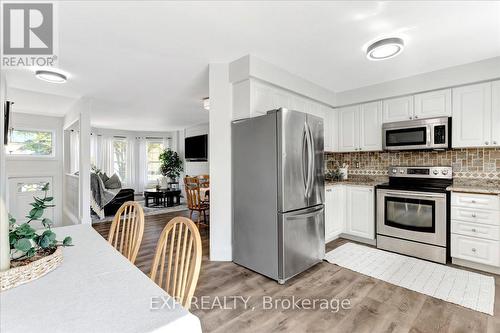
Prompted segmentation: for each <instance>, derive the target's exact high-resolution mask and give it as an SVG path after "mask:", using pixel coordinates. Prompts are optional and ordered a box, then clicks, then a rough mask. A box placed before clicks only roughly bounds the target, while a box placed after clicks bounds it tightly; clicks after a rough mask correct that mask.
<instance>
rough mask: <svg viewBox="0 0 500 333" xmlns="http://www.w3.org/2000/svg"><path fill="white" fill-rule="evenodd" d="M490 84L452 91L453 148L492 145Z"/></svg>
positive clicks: (480, 84) (464, 87)
mask: <svg viewBox="0 0 500 333" xmlns="http://www.w3.org/2000/svg"><path fill="white" fill-rule="evenodd" d="M491 88H492V83H491V82H487V83H479V84H473V85H469V86H463V87H459V88H454V89H453V124H452V131H453V138H452V145H453V147H454V148H455V147H456V148H463V147H488V146H491V145H492V142H491V141H492V138H491V128H492V126H491V125H492V112H491V111H492V109H491V106H492V103H491V102H492V99H491V91H492V89H491Z"/></svg>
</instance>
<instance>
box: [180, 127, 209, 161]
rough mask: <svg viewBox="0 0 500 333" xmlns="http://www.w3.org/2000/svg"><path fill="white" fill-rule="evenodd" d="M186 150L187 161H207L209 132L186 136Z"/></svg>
mask: <svg viewBox="0 0 500 333" xmlns="http://www.w3.org/2000/svg"><path fill="white" fill-rule="evenodd" d="M184 150H185V152H184V157H185V158H186V161H191V162H206V161H207V160H208V134H204V135H197V136H190V137H188V138H185V139H184Z"/></svg>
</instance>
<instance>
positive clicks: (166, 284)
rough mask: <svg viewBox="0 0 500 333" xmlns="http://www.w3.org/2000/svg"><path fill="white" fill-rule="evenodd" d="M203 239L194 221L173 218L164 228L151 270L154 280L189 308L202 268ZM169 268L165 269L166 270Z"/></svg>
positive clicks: (184, 218) (179, 217)
mask: <svg viewBox="0 0 500 333" xmlns="http://www.w3.org/2000/svg"><path fill="white" fill-rule="evenodd" d="M201 251H202V249H201V237H200V232H199V231H198V228H197V227H196V225H195V224H194V222H193V221H191V220H190V219H188V218H186V217H181V216H178V217H174V218H173V219H172V220H170V222H168V224H167V225H166V226H165V228H164V229H163V231H162V233H161V235H160V239H159V240H158V244H157V246H156V253H155V257H154V259H153V265H152V267H151V274H150V277H151V280H153V281H154V282H155V283H156V284H157V285H159V286H160V287H161V288H163V289H164V290H165V291H166V292H167V293H168V294H169V295H170V296H172V297H173V298H174V299H175V300H176V301H177V302H179V303H180V304H181V305H182V306H183V307H184V308H186V309H189V307H190V305H191V298H192V297H193V294H194V290H195V289H196V285H197V283H198V277H199V275H200V267H201ZM165 266H166V267H165Z"/></svg>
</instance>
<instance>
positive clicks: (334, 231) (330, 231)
mask: <svg viewBox="0 0 500 333" xmlns="http://www.w3.org/2000/svg"><path fill="white" fill-rule="evenodd" d="M325 198H326V200H325V241H326V242H329V241H331V240H334V239H336V238H337V237H339V235H340V234H344V235H349V236H354V237H357V238H359V239H367V240H374V239H375V202H374V201H375V193H374V189H373V187H372V186H359V185H344V184H338V185H333V186H328V187H327V189H326V195H325Z"/></svg>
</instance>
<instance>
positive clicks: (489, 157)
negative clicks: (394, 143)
mask: <svg viewBox="0 0 500 333" xmlns="http://www.w3.org/2000/svg"><path fill="white" fill-rule="evenodd" d="M325 163H326V168H327V169H334V168H335V167H336V166H338V165H342V164H343V163H346V164H349V173H350V174H358V175H381V176H383V175H387V168H388V167H389V166H392V165H396V166H452V167H453V176H454V177H456V178H481V179H500V148H480V149H476V148H468V149H452V150H448V151H404V152H355V153H330V152H326V153H325Z"/></svg>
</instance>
